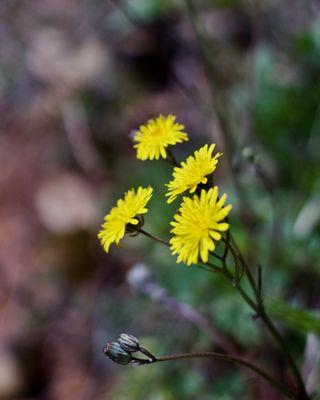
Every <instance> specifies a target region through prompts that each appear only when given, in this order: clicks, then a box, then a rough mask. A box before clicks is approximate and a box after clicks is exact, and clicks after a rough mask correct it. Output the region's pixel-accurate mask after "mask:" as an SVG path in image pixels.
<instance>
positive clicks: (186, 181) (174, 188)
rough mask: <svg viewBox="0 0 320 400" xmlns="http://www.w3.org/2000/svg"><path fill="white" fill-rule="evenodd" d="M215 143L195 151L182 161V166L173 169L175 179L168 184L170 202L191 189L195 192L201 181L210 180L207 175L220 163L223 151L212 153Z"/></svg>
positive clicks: (191, 191) (204, 182)
mask: <svg viewBox="0 0 320 400" xmlns="http://www.w3.org/2000/svg"><path fill="white" fill-rule="evenodd" d="M214 148H215V144H211V145H210V146H208V145H207V144H206V145H205V146H203V147H201V148H200V149H199V150H196V151H195V152H194V155H192V156H189V157H188V158H187V160H186V161H185V162H184V161H183V162H182V163H181V167H175V168H174V169H173V174H172V175H173V180H172V181H171V182H169V183H168V184H167V185H166V186H167V187H168V189H169V191H168V193H167V194H166V196H168V197H169V198H168V200H167V202H168V203H172V202H173V201H174V200H175V199H176V197H177V196H178V195H179V194H181V193H184V192H186V191H188V190H189V192H190V193H194V192H195V190H196V189H197V186H198V185H199V184H201V183H203V184H206V183H207V182H208V178H207V176H208V175H209V174H211V173H212V172H213V171H214V170H215V169H216V166H217V164H218V158H219V157H220V156H221V155H222V153H217V154H216V155H214V156H213V155H212V153H213V150H214Z"/></svg>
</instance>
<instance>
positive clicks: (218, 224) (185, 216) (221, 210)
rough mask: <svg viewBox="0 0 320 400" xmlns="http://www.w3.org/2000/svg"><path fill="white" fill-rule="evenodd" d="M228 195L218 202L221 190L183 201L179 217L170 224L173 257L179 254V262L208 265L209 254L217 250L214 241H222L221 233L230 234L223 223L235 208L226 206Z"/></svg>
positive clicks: (227, 225)
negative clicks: (171, 227)
mask: <svg viewBox="0 0 320 400" xmlns="http://www.w3.org/2000/svg"><path fill="white" fill-rule="evenodd" d="M226 199H227V195H226V194H224V195H223V196H221V198H220V199H218V188H217V186H215V187H214V188H212V189H209V190H208V191H205V190H204V189H203V190H202V191H201V195H200V196H197V195H195V196H193V198H189V197H184V198H183V202H182V204H181V206H180V209H179V211H178V214H176V215H175V216H174V219H175V221H173V222H171V225H172V226H173V229H172V230H171V232H172V233H173V234H174V236H173V237H172V238H171V240H170V248H171V251H172V254H178V259H177V262H178V263H179V262H181V261H182V262H184V263H185V264H187V265H191V264H196V263H197V262H198V261H199V260H202V261H203V262H207V261H208V255H209V252H210V251H213V250H214V249H215V241H219V240H220V239H221V237H222V235H221V233H220V232H224V231H226V230H228V228H229V224H227V223H226V222H223V220H224V219H225V218H226V216H227V215H228V214H229V212H230V210H231V208H232V206H231V205H227V206H224V204H225V202H226Z"/></svg>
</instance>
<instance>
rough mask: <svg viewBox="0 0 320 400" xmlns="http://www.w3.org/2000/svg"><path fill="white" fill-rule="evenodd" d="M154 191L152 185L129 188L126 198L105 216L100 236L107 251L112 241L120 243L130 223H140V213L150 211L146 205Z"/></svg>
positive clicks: (134, 224)
mask: <svg viewBox="0 0 320 400" xmlns="http://www.w3.org/2000/svg"><path fill="white" fill-rule="evenodd" d="M152 191H153V189H152V187H150V186H149V187H148V188H142V187H141V186H140V187H139V188H138V190H137V191H135V190H134V189H130V190H128V191H127V192H126V193H125V195H124V198H122V199H119V200H118V201H117V205H116V206H115V207H113V208H112V209H111V210H110V212H109V214H107V215H106V216H105V217H104V224H103V225H102V226H101V228H102V229H101V230H100V232H99V233H98V238H99V239H100V241H101V244H102V246H103V248H104V250H105V251H106V252H107V253H108V252H109V247H110V245H111V243H115V244H117V245H118V244H119V242H120V240H121V239H122V238H123V236H124V235H125V233H126V229H128V225H129V226H130V225H133V226H136V225H138V224H139V219H138V218H137V217H138V215H139V214H145V213H146V212H148V209H147V208H146V205H147V203H148V201H149V200H150V198H151V196H152ZM131 228H132V227H131Z"/></svg>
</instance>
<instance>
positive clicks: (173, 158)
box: [166, 148, 179, 167]
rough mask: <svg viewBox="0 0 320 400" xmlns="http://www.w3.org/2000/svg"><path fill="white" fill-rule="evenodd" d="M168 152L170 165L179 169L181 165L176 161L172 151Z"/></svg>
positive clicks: (168, 150)
mask: <svg viewBox="0 0 320 400" xmlns="http://www.w3.org/2000/svg"><path fill="white" fill-rule="evenodd" d="M166 152H167V156H168V158H167V160H168V161H169V163H170V164H172V165H173V166H174V167H179V163H178V161H177V160H176V158H175V156H174V154H173V152H172V150H171V149H169V148H167V149H166Z"/></svg>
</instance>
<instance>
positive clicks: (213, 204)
mask: <svg viewBox="0 0 320 400" xmlns="http://www.w3.org/2000/svg"><path fill="white" fill-rule="evenodd" d="M175 121H176V117H175V116H173V115H169V116H167V117H164V116H162V115H160V116H159V117H157V118H155V119H151V120H149V121H148V122H147V124H146V125H142V126H140V127H139V130H137V131H136V132H135V135H134V142H136V143H135V144H134V148H135V149H137V158H138V159H141V160H147V159H150V160H152V159H154V158H155V159H159V158H160V157H162V158H164V159H167V158H168V151H169V149H167V148H168V146H172V145H175V144H177V143H181V142H183V141H186V140H188V135H187V134H186V133H185V132H183V130H184V126H183V125H181V124H178V123H177V122H175ZM214 150H215V144H211V145H210V146H209V145H207V144H206V145H204V146H203V147H201V148H200V149H199V150H196V151H195V152H194V154H193V155H191V156H189V157H188V158H187V159H186V160H185V161H182V162H181V163H180V164H177V163H176V162H175V165H178V166H176V167H174V169H173V173H172V178H173V179H172V180H171V181H170V182H169V183H168V184H167V185H166V186H167V188H168V192H167V194H166V196H167V197H168V199H167V202H168V203H171V202H173V201H174V200H175V199H176V198H177V197H178V196H180V195H182V194H184V195H185V196H184V197H183V199H182V203H181V205H180V207H179V208H178V210H177V213H176V215H174V218H173V222H171V225H172V227H173V228H172V229H171V233H172V234H173V236H172V238H171V239H170V241H169V245H170V249H171V252H172V254H173V255H177V262H178V263H179V262H184V263H185V264H187V265H191V264H197V263H199V262H203V263H206V262H207V261H208V258H209V254H210V252H213V251H214V250H215V248H216V243H217V242H219V241H220V240H221V239H222V234H223V232H225V231H227V230H228V228H229V224H228V222H227V221H226V218H227V216H228V214H229V212H230V210H231V208H232V206H231V205H226V199H227V196H226V194H223V195H222V196H221V197H219V191H218V187H217V186H214V187H213V180H212V173H213V172H214V170H215V169H216V167H217V164H218V160H219V157H220V156H221V155H222V154H221V153H216V154H214ZM170 155H171V153H170ZM171 157H172V155H171ZM188 193H190V194H193V196H192V197H187V196H186V195H187V194H188ZM151 196H152V188H151V187H148V188H142V187H139V188H138V189H137V191H135V190H134V189H131V190H129V191H128V192H127V193H126V194H125V196H124V198H123V199H120V200H118V202H117V205H116V206H115V207H113V208H112V209H111V211H110V212H109V213H108V214H107V215H106V217H105V222H104V224H103V225H102V229H101V230H100V232H99V234H98V237H99V239H100V240H101V244H102V246H103V248H104V250H105V251H106V252H108V251H109V247H110V245H111V244H112V243H115V244H116V245H118V244H119V242H120V240H121V239H122V238H123V237H124V235H125V233H126V232H131V233H132V232H133V233H139V232H142V230H141V227H142V224H143V218H142V214H145V213H146V212H147V211H148V209H147V208H146V206H147V203H148V201H149V200H150V198H151ZM144 233H145V232H144ZM149 236H150V235H149Z"/></svg>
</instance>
